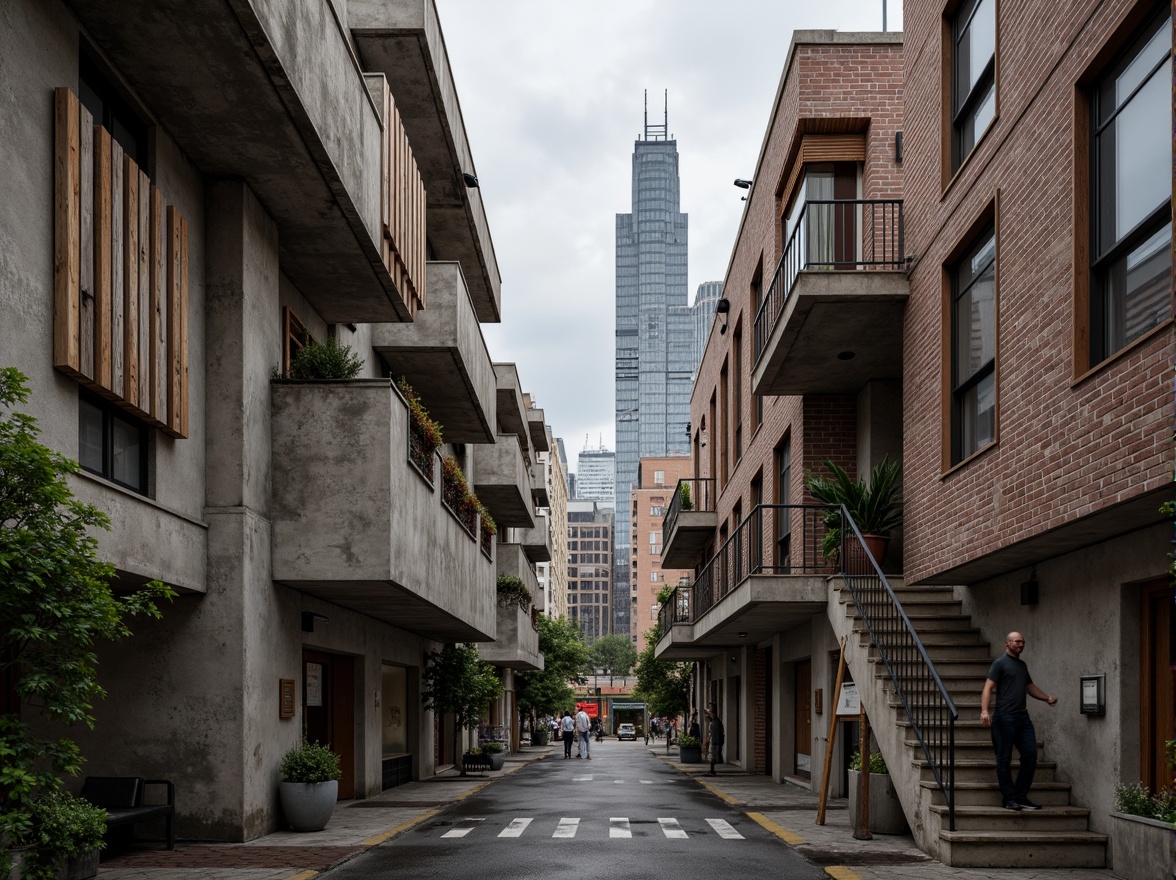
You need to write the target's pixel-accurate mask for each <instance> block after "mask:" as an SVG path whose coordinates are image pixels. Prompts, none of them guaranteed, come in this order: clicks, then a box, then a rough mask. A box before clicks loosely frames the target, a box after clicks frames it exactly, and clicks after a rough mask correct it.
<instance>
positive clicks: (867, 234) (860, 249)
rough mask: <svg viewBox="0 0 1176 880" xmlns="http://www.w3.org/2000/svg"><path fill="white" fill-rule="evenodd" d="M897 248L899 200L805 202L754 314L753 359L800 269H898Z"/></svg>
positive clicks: (902, 261) (900, 219)
mask: <svg viewBox="0 0 1176 880" xmlns="http://www.w3.org/2000/svg"><path fill="white" fill-rule="evenodd" d="M903 250H904V245H903V215H902V200H901V199H838V200H835V201H810V202H806V203H805V206H804V207H803V208H801V210H800V217H799V218H798V220H797V223H796V227H795V228H794V229H793V230H792V234H791V235H789V237H788V242H787V244H786V245H785V247H784V252H783V253H782V254H781V255H780V262H779V263H777V264H776V271H775V272H774V273H773V275H772V281H771V284H770V285H769V287H768V293H767V296H765V297H764V301H763V302H762V303H760V308H759V312H758V313H757V314H756V316H755V360H756V361H758V360H759V358H760V355H761V354H763V351H764V348H765V347H766V346H767V344H768V339H769V338H770V337H771V335H772V330H773V329H774V328H775V326H776V322H777V321H778V320H779V319H780V315H782V314H783V312H784V306H785V305H786V304H787V302H788V297H789V296H790V295H791V294H792V288H793V287H794V286H795V285H796V279H797V277H798V276H799V275H800V272H801V270H804V269H827V270H830V271H847V270H849V271H862V270H879V269H901V268H903V266H904V265H905V259H906V258H905V255H904V254H903Z"/></svg>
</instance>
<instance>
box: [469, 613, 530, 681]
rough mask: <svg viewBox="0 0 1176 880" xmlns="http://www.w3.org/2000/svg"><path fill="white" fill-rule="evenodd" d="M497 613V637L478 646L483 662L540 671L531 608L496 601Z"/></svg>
mask: <svg viewBox="0 0 1176 880" xmlns="http://www.w3.org/2000/svg"><path fill="white" fill-rule="evenodd" d="M497 611H498V634H497V636H496V637H495V639H494V641H492V642H482V643H480V644H479V645H478V653H479V654H480V655H481V656H482V659H483V660H485V661H486V662H487V663H490V664H493V665H494V666H502V667H509V668H511V669H534V670H541V669H542V668H543V655H542V654H540V653H539V628H538V626H536V625H535V624H534V623H533V622H532V617H531V609H530V608H527V609H524V608H523V607H522V606H521V605H520V604H519V603H518V602H499V603H498V609H497Z"/></svg>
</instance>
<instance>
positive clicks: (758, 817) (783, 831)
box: [747, 813, 804, 846]
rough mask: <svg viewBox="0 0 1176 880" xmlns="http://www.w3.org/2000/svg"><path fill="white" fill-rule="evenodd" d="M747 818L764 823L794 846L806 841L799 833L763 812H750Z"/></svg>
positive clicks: (764, 825)
mask: <svg viewBox="0 0 1176 880" xmlns="http://www.w3.org/2000/svg"><path fill="white" fill-rule="evenodd" d="M747 818H748V819H750V820H751V821H752V822H755V823H756V824H758V825H762V826H763V827H764V828H766V829H767V830H768V831H770V832H772V833H773V834H775V835H776V836H777V837H779V838H780V839H781V840H782V841H784V842H785V843H791V844H792V845H793V846H795V845H796V844H798V843H804V838H803V837H801V836H800V835H799V834H794V833H793V832H791V831H789V830H788V829H787V828H785V827H783V826H782V825H777V824H776V823H775V822H773V821H772V820H771V819H769V818H768V817H767V816H765V815H764V814H763V813H748V814H747Z"/></svg>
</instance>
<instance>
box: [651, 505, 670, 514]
mask: <svg viewBox="0 0 1176 880" xmlns="http://www.w3.org/2000/svg"><path fill="white" fill-rule="evenodd" d="M649 515H650V516H665V515H666V509H665V508H664V507H656V506H655V507H651V508H649Z"/></svg>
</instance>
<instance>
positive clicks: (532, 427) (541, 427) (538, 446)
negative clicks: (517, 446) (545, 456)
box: [527, 407, 551, 452]
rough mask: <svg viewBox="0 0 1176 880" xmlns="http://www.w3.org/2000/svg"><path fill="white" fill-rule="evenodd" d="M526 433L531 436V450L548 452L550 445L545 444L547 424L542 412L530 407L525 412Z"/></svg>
mask: <svg viewBox="0 0 1176 880" xmlns="http://www.w3.org/2000/svg"><path fill="white" fill-rule="evenodd" d="M527 431H528V433H529V434H530V435H531V448H532V449H533V450H535V451H536V452H549V451H550V450H551V445H550V444H549V443H548V442H547V422H546V421H545V419H544V414H543V410H541V409H537V408H535V407H531V408H530V409H528V410H527Z"/></svg>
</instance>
